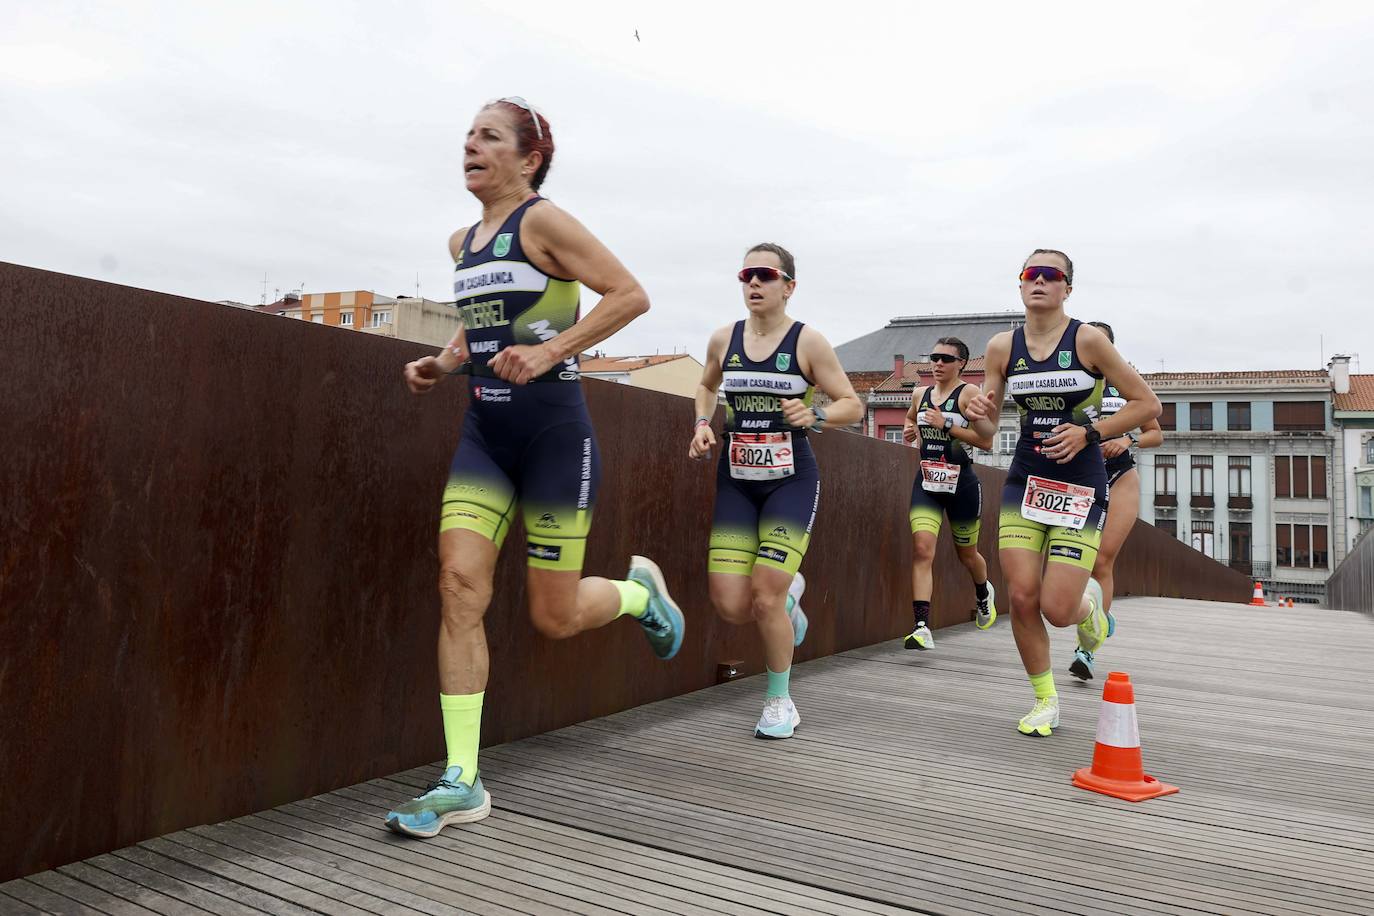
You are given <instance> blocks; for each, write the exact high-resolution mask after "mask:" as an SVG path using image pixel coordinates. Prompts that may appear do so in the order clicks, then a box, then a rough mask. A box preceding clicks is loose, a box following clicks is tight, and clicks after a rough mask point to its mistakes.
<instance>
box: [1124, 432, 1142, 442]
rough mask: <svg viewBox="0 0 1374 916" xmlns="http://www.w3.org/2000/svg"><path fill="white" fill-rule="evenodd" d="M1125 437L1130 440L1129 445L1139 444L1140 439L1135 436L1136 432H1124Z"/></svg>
mask: <svg viewBox="0 0 1374 916" xmlns="http://www.w3.org/2000/svg"><path fill="white" fill-rule="evenodd" d="M1126 438H1127V439H1130V440H1131V445H1139V444H1140V439H1139V437H1137V436H1136V434H1135V433H1134V432H1129V433H1127V434H1126Z"/></svg>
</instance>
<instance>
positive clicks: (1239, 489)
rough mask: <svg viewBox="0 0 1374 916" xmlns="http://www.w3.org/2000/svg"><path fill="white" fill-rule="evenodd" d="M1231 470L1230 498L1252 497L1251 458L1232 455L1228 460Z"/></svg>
mask: <svg viewBox="0 0 1374 916" xmlns="http://www.w3.org/2000/svg"><path fill="white" fill-rule="evenodd" d="M1227 464H1228V465H1229V468H1228V469H1227V477H1228V478H1229V485H1228V487H1227V491H1226V492H1227V494H1228V495H1230V496H1249V495H1250V456H1249V455H1232V456H1231V457H1230V458H1229V459H1227Z"/></svg>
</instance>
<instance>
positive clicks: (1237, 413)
mask: <svg viewBox="0 0 1374 916" xmlns="http://www.w3.org/2000/svg"><path fill="white" fill-rule="evenodd" d="M1226 428H1227V429H1233V430H1241V431H1244V430H1248V429H1249V428H1250V402H1249V401H1230V402H1228V403H1227V404H1226Z"/></svg>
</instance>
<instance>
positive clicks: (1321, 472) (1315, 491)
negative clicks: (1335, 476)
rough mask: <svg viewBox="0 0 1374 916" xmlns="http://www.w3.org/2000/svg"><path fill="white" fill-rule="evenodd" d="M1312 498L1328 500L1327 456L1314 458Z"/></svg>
mask: <svg viewBox="0 0 1374 916" xmlns="http://www.w3.org/2000/svg"><path fill="white" fill-rule="evenodd" d="M1312 498H1313V499H1326V456H1325V455H1313V456H1312Z"/></svg>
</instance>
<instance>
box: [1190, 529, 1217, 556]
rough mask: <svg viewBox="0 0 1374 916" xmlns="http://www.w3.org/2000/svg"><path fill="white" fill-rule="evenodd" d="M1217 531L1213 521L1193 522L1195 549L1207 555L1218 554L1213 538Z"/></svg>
mask: <svg viewBox="0 0 1374 916" xmlns="http://www.w3.org/2000/svg"><path fill="white" fill-rule="evenodd" d="M1215 534H1216V532H1215V530H1214V528H1213V527H1212V523H1211V522H1200V521H1194V522H1193V534H1192V545H1193V549H1194V550H1196V551H1198V552H1199V553H1201V554H1204V555H1206V556H1209V557H1211V556H1215V555H1216V544H1215V543H1213V541H1212V538H1213V537H1214V536H1215Z"/></svg>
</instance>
